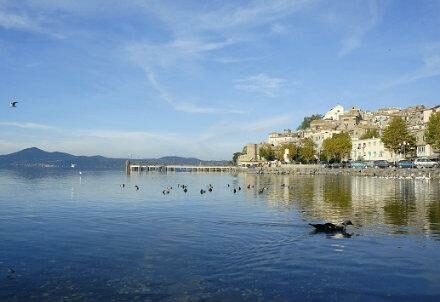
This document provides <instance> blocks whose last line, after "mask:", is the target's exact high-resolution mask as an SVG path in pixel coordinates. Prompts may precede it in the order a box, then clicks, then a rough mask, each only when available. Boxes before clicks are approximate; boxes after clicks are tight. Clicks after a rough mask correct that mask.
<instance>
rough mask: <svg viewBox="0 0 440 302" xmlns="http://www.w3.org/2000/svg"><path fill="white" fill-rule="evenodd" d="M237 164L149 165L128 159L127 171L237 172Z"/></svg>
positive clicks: (128, 172)
mask: <svg viewBox="0 0 440 302" xmlns="http://www.w3.org/2000/svg"><path fill="white" fill-rule="evenodd" d="M238 170H239V167H237V166H195V165H148V164H143V163H133V162H130V161H127V162H126V164H125V171H126V173H127V174H130V173H132V172H153V171H156V172H236V171H238Z"/></svg>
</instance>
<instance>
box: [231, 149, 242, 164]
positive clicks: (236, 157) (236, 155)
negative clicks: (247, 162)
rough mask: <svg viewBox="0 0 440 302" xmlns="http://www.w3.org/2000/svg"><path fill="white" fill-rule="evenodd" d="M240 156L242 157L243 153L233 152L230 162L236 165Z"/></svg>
mask: <svg viewBox="0 0 440 302" xmlns="http://www.w3.org/2000/svg"><path fill="white" fill-rule="evenodd" d="M240 155H243V153H242V152H235V153H234V155H232V162H233V163H234V165H237V161H238V157H239V156H240Z"/></svg>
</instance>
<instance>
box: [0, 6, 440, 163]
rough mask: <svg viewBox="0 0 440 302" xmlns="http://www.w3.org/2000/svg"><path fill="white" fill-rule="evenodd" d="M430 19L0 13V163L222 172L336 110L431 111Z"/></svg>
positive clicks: (393, 9) (380, 10)
mask: <svg viewBox="0 0 440 302" xmlns="http://www.w3.org/2000/svg"><path fill="white" fill-rule="evenodd" d="M439 15H440V1H428V0H426V1H416V0H414V1H367V0H362V1H351V0H350V1H348V0H347V1H320V0H302V1H300V0H298V1H294V0H291V1H275V0H274V1H165V0H158V1H154V0H152V1H149V0H127V1H116V0H87V1H85V0H84V1H83V0H63V1H56V0H22V1H14V0H10V1H9V0H0V79H1V81H0V100H1V104H2V105H1V109H0V154H5V153H9V152H14V151H17V150H19V149H22V148H26V147H30V146H37V147H40V148H43V149H46V150H50V151H55V150H57V151H64V152H70V153H73V154H84V155H94V154H102V155H106V156H115V157H130V156H132V157H158V156H164V155H180V156H195V157H199V158H203V159H230V158H231V155H232V153H233V152H235V151H238V150H241V148H242V146H243V145H244V144H245V143H248V142H260V141H262V140H265V139H266V137H267V134H268V133H269V132H271V131H273V130H283V129H285V128H292V129H294V128H296V127H297V126H298V124H300V122H301V120H302V118H303V117H304V116H305V115H310V114H313V113H324V112H325V111H326V110H328V109H329V108H330V107H332V106H334V105H335V104H337V103H340V104H342V105H344V106H347V107H348V106H354V105H356V106H359V107H361V108H363V109H368V110H374V109H376V108H379V107H385V106H397V107H405V106H409V105H413V104H424V105H426V106H433V105H437V104H439V103H440V101H439V99H440V96H439V91H440V88H439V87H440V18H439ZM12 99H16V100H18V101H19V104H18V107H17V108H10V107H9V102H10V101H11V100H12Z"/></svg>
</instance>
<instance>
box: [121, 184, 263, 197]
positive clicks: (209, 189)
mask: <svg viewBox="0 0 440 302" xmlns="http://www.w3.org/2000/svg"><path fill="white" fill-rule="evenodd" d="M120 187H121V188H125V187H126V185H125V184H121V185H120ZM227 187H228V188H230V187H231V185H230V184H228V185H227ZM177 188H180V189H182V191H183V192H184V193H187V192H188V186H187V185H184V184H177ZM246 188H247V189H248V190H249V189H253V188H255V186H253V185H247V186H246ZM134 189H135V190H136V191H139V186H138V185H134ZM172 190H173V187H172V186H167V187H166V188H165V189H164V190H163V191H162V194H163V195H168V194H170V193H171V191H172ZM213 190H214V186H213V185H212V184H209V185H207V186H206V189H204V188H202V189H200V194H201V195H203V194H205V193H206V192H212V191H213ZM241 190H242V188H241V187H240V186H238V187H237V188H233V189H232V192H233V193H234V194H236V193H237V192H239V191H241ZM266 190H267V187H263V188H261V189H258V194H263V193H264V191H266Z"/></svg>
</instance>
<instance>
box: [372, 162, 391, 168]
mask: <svg viewBox="0 0 440 302" xmlns="http://www.w3.org/2000/svg"><path fill="white" fill-rule="evenodd" d="M373 165H374V167H375V168H381V169H384V168H388V167H389V166H390V163H389V162H388V161H386V160H375V161H374V163H373Z"/></svg>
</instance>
